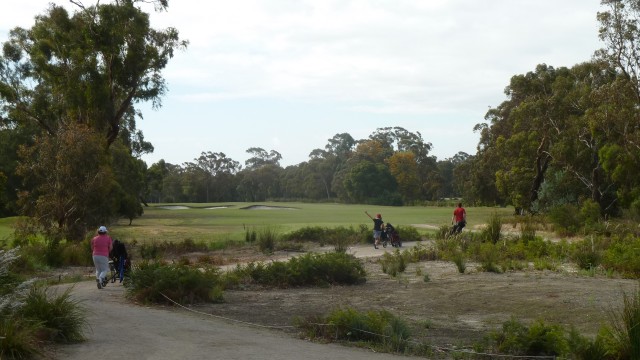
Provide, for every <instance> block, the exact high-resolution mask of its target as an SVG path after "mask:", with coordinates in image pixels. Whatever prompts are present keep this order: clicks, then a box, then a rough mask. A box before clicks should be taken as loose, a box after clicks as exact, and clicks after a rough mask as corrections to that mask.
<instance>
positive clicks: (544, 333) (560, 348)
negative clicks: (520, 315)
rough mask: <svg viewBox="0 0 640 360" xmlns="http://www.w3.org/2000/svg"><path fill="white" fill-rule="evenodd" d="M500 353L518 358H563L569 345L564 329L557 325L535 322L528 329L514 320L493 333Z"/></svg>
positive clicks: (492, 336)
mask: <svg viewBox="0 0 640 360" xmlns="http://www.w3.org/2000/svg"><path fill="white" fill-rule="evenodd" d="M491 338H492V339H493V340H494V341H495V346H496V349H497V350H498V351H499V352H500V353H506V354H512V355H520V356H525V355H529V356H545V355H547V356H549V355H553V356H564V355H567V354H568V352H569V344H568V341H567V339H566V337H565V331H564V329H563V328H562V327H561V326H559V325H547V324H545V323H544V322H543V321H537V322H535V323H534V324H533V325H531V326H530V327H527V326H526V325H524V324H522V323H521V322H519V321H517V320H516V319H514V318H511V319H510V320H509V321H507V322H505V323H503V324H502V330H501V331H499V332H494V333H493V334H492V335H491Z"/></svg>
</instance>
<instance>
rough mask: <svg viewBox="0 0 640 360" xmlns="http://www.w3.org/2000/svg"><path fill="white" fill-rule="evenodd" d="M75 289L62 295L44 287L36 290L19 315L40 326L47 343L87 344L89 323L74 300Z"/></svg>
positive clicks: (68, 290) (33, 289) (35, 287)
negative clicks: (86, 337)
mask: <svg viewBox="0 0 640 360" xmlns="http://www.w3.org/2000/svg"><path fill="white" fill-rule="evenodd" d="M71 290H72V288H67V290H65V291H64V292H63V293H62V294H61V295H58V294H57V292H55V291H52V290H51V289H49V288H47V287H44V286H33V287H32V288H31V290H30V291H29V293H28V294H27V296H26V298H25V302H24V305H23V306H22V307H21V308H20V310H19V313H20V315H21V316H22V317H23V318H25V319H29V320H32V321H35V322H36V323H40V324H41V332H44V333H46V334H47V338H48V340H51V341H55V342H60V343H71V342H78V341H82V340H84V335H83V333H84V330H86V328H87V326H88V323H87V320H86V312H85V310H84V308H82V307H81V305H80V302H79V301H78V300H74V299H73V298H72V297H71Z"/></svg>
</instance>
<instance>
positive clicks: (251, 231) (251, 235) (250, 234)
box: [244, 227, 258, 244]
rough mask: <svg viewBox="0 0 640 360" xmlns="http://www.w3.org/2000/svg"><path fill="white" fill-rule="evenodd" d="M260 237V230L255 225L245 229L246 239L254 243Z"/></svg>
mask: <svg viewBox="0 0 640 360" xmlns="http://www.w3.org/2000/svg"><path fill="white" fill-rule="evenodd" d="M257 239H258V232H257V231H256V229H255V228H254V227H251V228H245V229H244V241H246V242H247V243H249V244H254V243H255V242H256V240H257Z"/></svg>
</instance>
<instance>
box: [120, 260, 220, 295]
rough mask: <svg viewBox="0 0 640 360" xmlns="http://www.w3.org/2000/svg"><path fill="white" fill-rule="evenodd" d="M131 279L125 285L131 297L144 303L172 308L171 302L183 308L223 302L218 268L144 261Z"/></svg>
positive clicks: (133, 270)
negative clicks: (202, 303)
mask: <svg viewBox="0 0 640 360" xmlns="http://www.w3.org/2000/svg"><path fill="white" fill-rule="evenodd" d="M200 265H201V266H204V264H200ZM130 277H131V279H130V281H129V282H127V283H126V284H125V286H126V293H127V296H128V297H130V298H132V299H135V300H136V301H140V302H143V303H156V304H169V305H172V304H173V303H172V302H171V300H173V301H176V302H178V303H180V304H195V303H200V302H217V301H221V300H222V284H221V279H220V274H219V270H218V269H217V268H215V267H208V266H204V267H200V268H195V267H191V266H188V265H184V264H163V263H161V262H149V261H142V262H140V263H138V265H137V266H136V267H135V268H133V269H132V271H131V275H130ZM165 296H166V297H165ZM167 297H168V298H169V299H171V300H169V299H167Z"/></svg>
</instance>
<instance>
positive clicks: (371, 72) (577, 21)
mask: <svg viewBox="0 0 640 360" xmlns="http://www.w3.org/2000/svg"><path fill="white" fill-rule="evenodd" d="M2 2H3V5H2V12H1V13H0V41H2V42H4V41H5V40H6V39H7V35H8V31H9V29H11V28H13V27H15V26H21V27H30V26H31V25H33V17H34V16H35V15H37V14H42V13H43V12H44V11H45V10H46V8H47V4H48V3H49V2H55V3H57V4H61V5H65V6H68V7H69V8H70V9H73V6H71V5H70V3H69V1H67V0H58V1H47V0H20V1H10V2H9V1H8V0H2ZM103 2H104V1H103ZM90 3H93V2H85V4H90ZM149 10H151V9H149ZM603 10H604V9H603V8H601V6H600V1H599V0H233V1H229V0H224V1H219V0H211V1H196V0H171V1H170V3H169V9H168V11H167V12H165V13H162V14H153V15H152V26H153V27H155V28H166V27H168V26H172V27H175V28H177V29H178V30H179V32H180V36H181V37H182V38H184V39H187V40H189V41H190V45H189V48H188V49H187V50H186V51H184V52H178V53H177V54H176V56H175V57H174V58H173V59H172V61H171V62H170V64H169V66H168V67H167V68H166V70H165V72H164V76H165V79H166V80H167V82H168V86H169V92H168V94H167V95H166V96H165V97H164V99H163V106H162V108H161V109H160V110H158V111H154V110H151V109H150V106H144V107H143V108H142V109H143V111H144V120H139V121H138V127H139V128H140V129H141V130H142V131H143V132H144V134H145V139H146V140H147V141H150V142H151V143H152V144H153V145H154V146H155V152H154V153H153V154H151V155H146V156H144V157H143V159H144V160H145V161H147V163H148V164H149V165H151V164H152V163H154V162H157V161H158V160H160V159H164V160H165V161H167V162H169V163H173V164H182V163H183V162H187V161H193V159H194V158H197V157H198V156H199V155H200V153H201V152H205V151H212V152H223V153H225V154H226V155H227V156H228V157H230V158H232V159H234V160H237V161H239V162H240V163H241V164H244V161H245V160H246V159H247V158H248V154H247V153H246V150H247V149H248V148H250V147H261V148H263V149H265V150H267V151H270V150H276V151H278V152H279V153H281V154H282V156H283V159H282V161H281V164H282V165H285V166H286V165H293V164H298V163H300V162H302V161H307V160H308V155H309V153H310V152H311V151H312V150H313V149H316V148H324V146H325V145H326V144H327V140H328V139H330V138H331V137H333V136H334V135H335V134H338V133H344V132H346V133H349V134H351V135H352V136H353V137H354V138H355V139H364V138H367V137H368V136H369V135H370V134H371V133H372V132H374V131H375V130H376V129H377V128H379V127H387V126H401V127H403V128H405V129H407V130H409V131H411V132H420V133H421V134H422V136H423V138H424V140H425V141H427V142H430V143H432V144H433V151H432V154H433V155H435V156H437V157H438V159H439V160H444V159H446V158H449V157H452V156H453V155H455V154H456V153H457V152H458V151H464V152H466V153H468V154H475V152H476V146H477V143H478V138H479V137H478V134H476V133H474V132H473V127H474V125H475V124H477V123H480V122H483V121H484V115H485V113H486V112H487V110H488V109H489V108H490V107H496V106H497V105H499V104H500V103H501V102H502V101H504V100H506V97H505V95H504V88H505V86H507V85H508V84H509V79H510V78H511V76H513V75H516V74H524V73H526V72H529V71H533V70H534V69H535V66H536V65H537V64H541V63H545V64H548V65H551V66H554V67H561V66H566V67H571V66H573V65H575V64H577V63H581V62H585V61H589V60H590V59H591V56H592V54H593V53H594V51H595V50H596V49H598V48H600V47H602V43H601V42H600V41H599V40H598V22H597V20H596V14H597V12H598V11H603Z"/></svg>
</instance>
